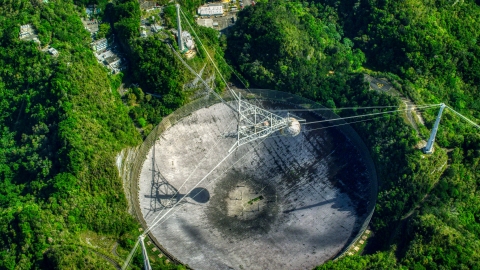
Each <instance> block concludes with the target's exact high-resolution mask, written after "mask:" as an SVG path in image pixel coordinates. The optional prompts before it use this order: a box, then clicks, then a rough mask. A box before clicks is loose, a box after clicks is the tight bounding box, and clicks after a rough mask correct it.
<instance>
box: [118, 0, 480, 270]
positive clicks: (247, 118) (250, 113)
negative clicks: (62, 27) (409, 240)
mask: <svg viewBox="0 0 480 270" xmlns="http://www.w3.org/2000/svg"><path fill="white" fill-rule="evenodd" d="M177 12H179V14H177V18H178V23H180V14H181V15H182V16H183V18H184V20H185V21H186V23H187V24H188V26H189V28H190V29H191V31H192V33H193V34H194V36H195V37H196V39H197V41H198V43H199V44H200V46H201V47H202V49H203V50H204V51H205V53H206V55H207V57H208V59H209V60H210V61H211V63H212V64H213V66H214V68H215V70H216V72H217V73H218V74H219V76H220V78H221V79H222V81H223V82H224V83H225V86H226V87H227V89H228V90H229V92H230V94H231V95H232V96H233V98H234V99H235V100H236V102H238V106H237V108H235V106H232V104H231V103H229V102H227V101H226V100H224V99H223V98H222V96H221V95H219V94H218V93H216V92H215V90H214V89H212V87H210V86H209V85H208V83H207V82H206V81H205V80H204V79H203V78H202V77H201V76H200V75H199V74H198V73H197V72H196V71H195V70H194V69H193V68H192V67H190V65H188V63H187V62H186V61H185V60H184V59H183V57H182V56H181V55H180V54H179V53H178V52H177V51H176V50H175V48H174V47H173V46H172V45H171V44H168V46H169V47H170V49H171V50H172V52H173V53H174V55H175V56H176V57H177V58H178V59H179V60H180V61H181V63H182V64H183V65H184V66H185V67H186V68H187V69H188V70H189V71H190V72H191V73H192V74H194V75H195V76H196V78H198V79H199V81H200V82H201V83H202V84H203V85H204V86H205V87H206V89H207V90H208V92H209V93H212V94H213V95H215V97H217V98H218V99H219V100H221V102H222V103H223V104H225V105H226V106H228V107H229V108H230V109H231V110H232V111H234V112H235V113H238V115H239V117H238V120H239V124H238V127H237V141H236V143H235V144H234V146H232V148H231V149H230V151H228V152H227V153H226V154H225V157H223V159H222V160H221V161H220V162H219V163H218V164H217V165H215V166H214V167H213V168H212V169H211V170H210V171H209V172H208V173H207V174H205V175H204V176H203V177H202V178H201V179H200V180H199V181H198V182H197V183H196V184H195V185H193V187H192V188H191V189H190V191H189V192H187V193H186V194H185V195H183V196H182V197H181V198H180V199H179V200H178V201H176V202H175V203H174V204H173V205H172V204H171V202H173V200H174V199H175V198H176V196H177V195H178V193H179V191H180V189H181V188H182V187H183V186H185V184H186V183H187V181H189V180H190V178H191V176H192V175H193V174H194V173H195V171H196V170H197V168H198V167H199V165H200V164H201V163H202V162H203V161H204V160H205V159H206V157H207V155H208V154H209V153H210V151H211V150H213V149H214V148H215V146H216V145H217V144H218V141H217V142H216V144H215V145H214V146H213V147H212V148H210V150H209V151H207V153H206V154H205V155H204V157H203V158H202V159H201V161H200V162H199V163H198V164H197V165H196V167H195V169H194V170H193V171H192V172H191V173H190V174H189V176H188V177H187V179H186V180H185V181H184V183H183V184H182V186H181V187H180V188H179V189H178V190H177V191H176V192H175V194H174V195H173V196H172V197H171V198H170V199H169V203H168V204H165V205H163V207H162V209H160V212H159V213H158V214H157V216H156V217H155V218H154V219H153V222H152V224H151V225H149V226H148V228H146V229H145V231H144V232H143V233H142V234H141V235H140V236H139V238H138V240H137V241H136V243H135V246H134V247H133V249H132V250H131V252H130V253H129V255H128V256H127V258H126V260H125V262H124V264H123V266H122V270H124V269H126V268H127V267H128V265H129V264H130V261H131V259H132V257H133V255H134V254H135V252H136V250H137V249H138V247H139V246H141V249H142V254H143V258H144V268H145V269H146V270H151V266H150V262H149V260H148V254H147V250H146V248H145V244H144V239H145V237H146V235H147V234H148V233H149V232H150V231H151V230H152V229H153V228H154V227H155V226H157V225H160V224H162V223H164V222H165V221H166V220H167V219H168V218H170V217H171V216H172V215H173V214H174V213H175V212H176V211H178V205H179V204H180V203H181V202H182V201H183V200H184V199H185V198H186V197H187V196H188V194H190V193H191V192H192V191H193V190H194V189H195V188H197V187H198V185H200V184H201V183H202V182H204V181H205V180H206V179H207V178H208V177H209V176H210V175H211V174H212V173H213V172H214V171H215V170H216V169H218V168H219V166H220V165H221V164H223V163H224V162H225V161H226V160H227V159H228V158H229V157H230V156H231V155H232V153H234V151H233V150H234V149H235V148H236V147H239V146H240V145H243V144H246V143H249V142H252V141H255V140H258V142H257V144H256V145H255V146H254V147H252V148H251V149H250V150H249V151H248V152H247V153H245V154H244V155H243V156H242V157H240V158H239V159H238V160H237V161H236V162H234V163H233V164H231V165H230V166H229V168H228V169H227V170H225V171H224V172H226V171H228V170H229V169H231V168H232V167H233V166H234V165H235V164H237V163H238V162H240V160H242V159H243V158H244V157H246V156H247V155H248V154H250V153H252V151H253V150H254V149H255V148H256V147H257V146H259V145H260V144H262V143H263V141H264V140H265V139H266V138H267V137H268V136H269V135H271V134H272V133H274V132H276V131H278V130H281V129H282V128H285V127H288V126H289V125H291V124H292V120H291V119H292V118H291V117H290V116H288V117H286V118H284V117H281V116H279V115H277V114H275V113H273V112H282V111H288V112H293V111H298V112H301V111H307V112H308V111H320V110H329V111H331V110H365V109H385V108H398V106H368V107H343V108H334V109H331V108H315V109H289V110H273V111H267V110H265V109H263V108H260V107H258V106H256V105H253V104H251V103H248V102H246V101H244V100H242V99H241V95H240V94H237V93H235V92H234V91H233V89H231V88H230V86H229V84H228V83H227V81H226V80H225V78H224V76H223V75H222V73H221V72H220V70H219V68H218V66H217V65H216V64H215V62H214V61H213V59H212V57H211V56H210V54H209V52H208V51H207V49H206V48H205V46H204V45H203V43H202V41H201V40H200V38H199V37H198V35H197V33H196V32H195V30H194V28H193V27H192V25H191V24H190V22H189V21H188V18H187V16H186V15H185V13H184V12H183V11H182V10H181V8H180V7H179V6H177ZM179 29H180V28H179ZM178 35H180V36H181V33H178ZM227 66H228V64H227ZM229 67H230V66H229ZM230 68H231V67H230ZM232 70H233V68H232ZM234 74H235V75H236V76H237V77H238V75H237V74H236V73H235V72H234ZM239 80H240V82H242V84H243V81H242V80H241V79H240V78H239ZM244 86H245V88H247V87H246V85H245V84H244ZM247 90H248V89H247ZM435 107H441V110H443V108H448V109H450V110H451V111H452V112H453V113H455V114H456V115H458V116H459V117H461V118H462V119H463V120H465V121H467V122H468V123H469V124H471V125H473V126H474V127H475V128H477V129H480V126H479V125H478V124H476V123H475V122H473V121H471V120H470V119H468V118H466V117H465V116H463V115H462V114H460V113H458V112H457V111H455V110H454V109H452V108H451V107H449V106H446V105H444V104H443V103H442V104H428V105H420V106H413V107H407V108H406V109H398V110H390V111H384V112H374V113H367V114H363V115H355V116H347V117H339V118H335V119H328V120H320V121H312V122H306V123H304V125H309V124H319V123H324V122H330V123H331V122H333V121H342V120H347V119H354V118H361V117H369V116H376V117H374V118H369V119H362V120H359V121H353V122H349V123H341V124H335V125H330V126H324V127H320V128H313V129H309V131H311V130H316V129H325V128H331V127H336V126H341V125H349V124H353V123H360V122H365V121H370V120H374V119H378V118H380V117H383V116H385V115H387V114H393V113H397V112H405V111H410V110H413V109H418V110H421V109H430V108H435ZM440 116H441V111H440V113H439V115H438V116H437V121H436V124H435V127H436V128H434V130H435V134H436V130H437V129H438V123H439V118H440ZM257 117H258V119H259V120H257ZM242 119H243V121H244V122H245V123H246V124H244V125H241V123H242ZM230 127H231V125H230V126H229V127H227V130H228V129H229V128H230ZM241 129H242V130H241ZM240 134H241V137H242V138H240ZM432 134H433V131H432ZM434 137H435V136H434V135H431V139H430V140H432V138H433V140H434ZM430 140H429V141H430ZM433 140H432V143H431V145H433ZM224 172H223V173H224ZM219 177H220V176H218V177H216V178H215V179H213V180H212V181H211V183H210V184H209V185H211V184H213V183H214V182H215V181H216V180H217V179H218V178H219ZM198 194H199V193H197V194H196V195H194V196H197V195H198ZM167 205H168V206H170V205H171V206H170V208H169V209H168V210H166V207H167ZM174 209H175V210H174ZM165 210H166V211H165ZM169 214H170V215H169Z"/></svg>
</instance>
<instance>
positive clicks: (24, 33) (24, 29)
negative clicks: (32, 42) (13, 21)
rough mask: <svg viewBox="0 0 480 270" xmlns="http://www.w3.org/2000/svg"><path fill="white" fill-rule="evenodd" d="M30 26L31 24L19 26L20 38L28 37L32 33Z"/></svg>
mask: <svg viewBox="0 0 480 270" xmlns="http://www.w3.org/2000/svg"><path fill="white" fill-rule="evenodd" d="M32 30H33V29H32V25H31V24H24V25H22V26H20V34H19V37H20V38H24V37H28V36H30V33H31V32H32Z"/></svg>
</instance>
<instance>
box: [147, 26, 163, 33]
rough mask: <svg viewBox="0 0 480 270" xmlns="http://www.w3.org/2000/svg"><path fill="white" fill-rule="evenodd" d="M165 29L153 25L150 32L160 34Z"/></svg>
mask: <svg viewBox="0 0 480 270" xmlns="http://www.w3.org/2000/svg"><path fill="white" fill-rule="evenodd" d="M162 29H163V27H162V26H160V25H158V24H154V25H152V27H151V28H150V30H151V31H152V32H154V33H158V32H160V31H161V30H162Z"/></svg>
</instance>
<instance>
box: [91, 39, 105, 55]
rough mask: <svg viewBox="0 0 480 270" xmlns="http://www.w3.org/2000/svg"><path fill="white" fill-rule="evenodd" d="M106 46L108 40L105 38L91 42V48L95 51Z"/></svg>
mask: <svg viewBox="0 0 480 270" xmlns="http://www.w3.org/2000/svg"><path fill="white" fill-rule="evenodd" d="M107 46H108V41H107V39H106V38H102V39H99V40H97V41H94V42H92V48H93V50H94V51H95V52H99V51H102V50H105V49H106V48H107Z"/></svg>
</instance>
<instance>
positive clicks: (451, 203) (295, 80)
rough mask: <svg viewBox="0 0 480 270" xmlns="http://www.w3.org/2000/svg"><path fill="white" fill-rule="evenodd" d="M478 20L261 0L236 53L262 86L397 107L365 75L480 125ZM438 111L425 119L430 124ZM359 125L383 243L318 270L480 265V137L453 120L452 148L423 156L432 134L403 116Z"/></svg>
mask: <svg viewBox="0 0 480 270" xmlns="http://www.w3.org/2000/svg"><path fill="white" fill-rule="evenodd" d="M452 13H453V14H458V16H460V14H461V16H462V18H469V20H459V19H458V18H457V17H456V16H452ZM422 14H423V15H426V14H429V16H421V15H422ZM479 14H480V7H479V6H478V5H477V4H476V3H475V2H473V1H470V2H467V1H465V2H463V3H458V6H456V7H455V6H454V7H452V6H451V5H450V4H448V5H447V4H446V3H445V5H441V4H440V3H438V2H436V3H435V4H433V3H432V4H431V5H429V4H423V3H419V2H413V1H412V2H408V1H406V2H401V3H400V2H394V1H355V2H353V1H351V2H350V1H342V2H337V1H331V2H330V1H324V2H322V1H318V2H310V3H308V2H302V3H300V2H284V1H268V2H267V1H262V2H261V3H258V4H257V5H255V7H249V8H247V9H246V10H245V11H243V12H242V13H240V16H239V20H238V21H237V24H236V25H235V28H234V30H233V33H232V34H231V35H230V36H229V39H228V49H227V56H228V57H229V59H230V60H231V61H232V63H233V64H234V65H235V66H236V67H237V68H238V69H240V70H241V71H242V72H243V74H244V75H245V76H246V77H247V78H248V79H249V81H250V83H251V84H253V85H257V86H259V87H265V88H275V89H278V90H283V91H289V92H292V93H295V94H298V95H302V96H305V97H308V98H310V99H313V100H316V101H319V102H321V103H322V104H326V105H327V106H330V107H332V108H336V107H348V106H366V105H395V104H399V102H400V101H399V100H398V99H397V98H393V97H391V96H388V95H386V94H379V93H376V92H374V91H369V90H368V86H366V85H365V84H364V83H363V73H367V74H374V75H375V74H377V75H378V76H384V77H387V78H389V79H391V80H392V81H394V82H395V85H396V87H397V88H398V90H399V91H400V92H401V93H402V94H403V95H405V96H406V97H409V98H411V99H412V100H414V101H415V102H416V103H417V104H425V103H434V102H440V101H442V102H445V103H447V104H449V105H450V106H452V107H454V108H455V109H456V110H459V111H461V112H462V113H464V114H465V115H469V116H471V117H476V118H478V117H479V114H478V113H479V110H478V87H477V86H476V85H475V82H476V81H478V79H479V77H478V74H477V73H476V72H478V70H480V69H479V67H478V63H479V61H478V59H477V58H476V57H480V55H479V54H478V49H479V44H478V42H477V38H478V37H479V32H478V29H476V28H475V27H473V26H472V25H471V24H470V23H469V21H470V20H471V21H475V20H477V19H478V16H479ZM446 41H447V42H446ZM258 48H262V49H261V50H259V49H258ZM440 62H441V64H437V63H440ZM338 113H339V114H340V115H343V116H347V115H350V114H351V113H350V114H349V113H347V112H342V111H338ZM435 113H436V111H433V110H432V111H427V112H426V114H425V118H426V120H427V127H429V128H430V127H431V125H432V122H433V119H434V116H435ZM354 127H355V128H356V130H357V131H358V132H359V133H360V135H361V136H362V137H363V138H364V141H365V143H366V144H367V145H368V147H369V148H370V151H371V155H372V157H373V158H374V161H375V163H376V167H377V170H378V175H379V181H380V186H379V195H378V201H377V206H376V212H375V214H374V217H373V219H372V222H371V227H372V229H373V230H374V232H375V237H373V238H372V239H371V240H370V242H369V245H368V246H367V247H366V249H365V251H364V253H365V254H366V255H365V256H361V257H360V256H353V257H348V256H347V257H345V258H342V259H340V260H337V261H331V262H329V263H327V264H325V265H322V266H321V267H319V269H332V268H334V269H356V268H381V269H391V268H402V267H407V268H409V269H413V268H415V269H437V268H439V267H440V266H443V267H446V268H465V269H471V268H475V267H477V266H478V264H479V260H480V258H479V255H478V252H477V251H476V250H477V249H478V247H479V244H480V241H479V234H478V232H479V231H478V228H479V219H480V212H479V210H480V209H479V208H478V203H479V201H478V200H479V196H478V190H477V187H478V184H479V182H478V181H480V179H479V171H480V169H479V162H480V135H479V133H478V131H475V130H473V129H472V127H471V126H469V125H467V124H466V123H464V122H461V120H460V119H458V118H456V117H454V116H453V115H452V114H446V115H444V117H443V119H442V125H441V129H440V134H439V136H438V140H437V142H438V143H439V145H440V146H441V147H444V148H445V149H447V151H444V150H443V149H441V148H437V151H436V152H435V153H434V154H433V155H432V156H425V155H423V154H422V152H421V151H420V150H418V149H417V148H416V145H418V143H419V141H420V140H421V139H425V138H426V136H428V131H427V130H425V129H424V130H420V133H419V134H417V132H416V131H415V130H414V129H413V128H411V127H410V126H408V125H407V124H405V121H403V119H402V118H401V116H400V115H397V116H390V117H388V118H381V119H375V120H373V121H370V122H366V123H361V124H354ZM447 159H448V168H447V169H446V170H445V171H442V168H443V166H442V164H445V161H446V160H447Z"/></svg>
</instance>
